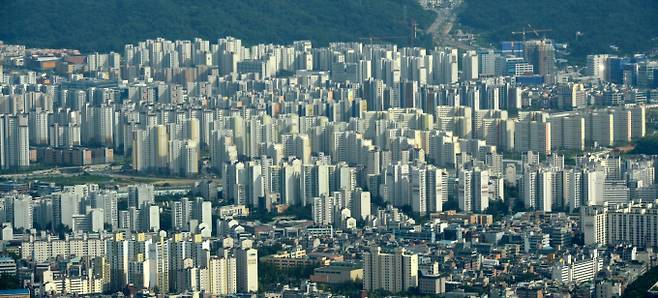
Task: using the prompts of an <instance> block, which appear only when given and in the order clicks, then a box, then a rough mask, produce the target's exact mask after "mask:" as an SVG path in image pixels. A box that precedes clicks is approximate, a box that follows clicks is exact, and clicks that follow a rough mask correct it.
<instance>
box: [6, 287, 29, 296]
mask: <svg viewBox="0 0 658 298" xmlns="http://www.w3.org/2000/svg"><path fill="white" fill-rule="evenodd" d="M14 295H30V290H28V289H9V290H0V296H14Z"/></svg>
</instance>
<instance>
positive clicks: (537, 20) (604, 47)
mask: <svg viewBox="0 0 658 298" xmlns="http://www.w3.org/2000/svg"><path fill="white" fill-rule="evenodd" d="M465 3H466V6H465V9H464V11H463V12H462V13H461V14H460V16H459V22H460V23H461V24H462V25H464V26H466V27H469V28H471V29H472V30H473V31H474V32H475V33H479V34H481V36H482V37H484V39H486V40H488V41H490V42H497V41H501V40H513V39H519V38H520V36H512V34H511V32H512V31H520V29H523V28H528V24H531V25H532V26H533V27H534V28H537V29H552V30H553V31H552V32H548V33H546V36H547V37H549V38H553V39H555V40H556V41H557V42H567V43H568V44H569V46H570V47H571V48H570V52H571V54H572V56H573V57H574V58H579V59H582V58H583V57H584V55H586V54H588V53H595V52H601V53H610V52H612V50H611V48H610V45H614V46H617V47H619V50H620V52H622V53H634V52H636V51H644V50H648V49H651V48H652V47H655V46H656V45H657V44H658V43H657V41H656V39H654V38H657V37H658V1H656V0H561V1H557V0H498V1H492V0H465ZM578 31H579V32H581V33H582V35H581V36H579V37H578V40H576V32H578ZM529 37H534V35H532V36H529ZM652 39H653V40H652Z"/></svg>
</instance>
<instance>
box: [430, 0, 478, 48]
mask: <svg viewBox="0 0 658 298" xmlns="http://www.w3.org/2000/svg"><path fill="white" fill-rule="evenodd" d="M462 5H463V2H462V1H455V2H454V4H452V5H449V6H445V7H425V9H428V10H432V11H434V12H436V18H434V22H432V24H431V25H430V26H429V27H428V28H427V29H426V30H425V33H427V34H432V36H433V39H434V44H435V45H436V46H445V47H454V48H458V49H462V50H474V49H475V47H474V46H472V45H470V44H467V43H464V42H462V41H459V40H457V39H456V38H455V37H454V36H453V35H452V34H451V32H452V28H453V27H454V24H455V22H456V21H457V13H458V12H459V9H460V8H461V6H462Z"/></svg>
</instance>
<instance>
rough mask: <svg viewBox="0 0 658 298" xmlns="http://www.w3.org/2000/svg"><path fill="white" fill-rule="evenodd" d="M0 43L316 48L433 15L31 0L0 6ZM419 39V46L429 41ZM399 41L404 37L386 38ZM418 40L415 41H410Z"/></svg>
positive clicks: (368, 4) (272, 1) (381, 2)
mask: <svg viewBox="0 0 658 298" xmlns="http://www.w3.org/2000/svg"><path fill="white" fill-rule="evenodd" d="M1 2H2V9H0V28H1V29H0V40H3V41H5V43H22V44H27V45H28V46H31V47H57V48H60V47H67V48H77V49H81V50H84V51H101V50H102V51H105V50H117V49H122V48H123V45H124V44H125V43H134V42H137V41H140V40H144V39H148V38H155V37H165V38H169V39H191V38H193V37H203V38H207V39H210V40H216V39H217V38H219V37H223V36H227V35H231V36H235V37H238V38H242V39H243V40H244V41H245V42H247V43H260V42H281V43H285V42H290V41H293V40H300V39H310V40H312V41H314V42H316V43H318V44H326V43H328V42H330V41H350V40H356V39H358V38H362V37H369V36H398V35H406V36H408V35H409V32H410V23H411V22H412V20H415V21H416V22H417V23H418V25H419V27H421V28H425V27H427V26H429V24H430V23H431V22H432V20H433V18H434V13H433V12H430V11H425V10H423V9H422V8H421V7H420V6H419V5H418V4H417V2H416V1H415V0H193V1H189V0H97V1H96V0H94V1H89V0H57V1H53V0H30V1H23V0H18V1H13V0H7V1H4V0H3V1H1ZM424 38H425V40H424V41H425V42H427V41H428V40H429V39H428V38H427V37H424ZM393 41H395V42H399V43H406V42H407V41H408V39H398V40H393ZM417 42H419V43H420V42H421V41H417Z"/></svg>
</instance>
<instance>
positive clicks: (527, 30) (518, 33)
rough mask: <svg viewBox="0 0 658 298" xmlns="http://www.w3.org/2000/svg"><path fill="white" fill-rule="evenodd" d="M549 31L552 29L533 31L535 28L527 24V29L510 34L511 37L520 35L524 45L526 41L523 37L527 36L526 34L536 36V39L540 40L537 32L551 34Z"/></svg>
mask: <svg viewBox="0 0 658 298" xmlns="http://www.w3.org/2000/svg"><path fill="white" fill-rule="evenodd" d="M551 31H553V30H552V29H535V28H533V27H532V25H530V24H528V28H527V29H525V28H524V29H523V30H522V31H514V32H512V35H521V36H522V38H523V43H525V41H526V37H525V35H526V34H528V33H534V34H535V35H536V36H537V38H540V37H541V36H540V35H539V32H551Z"/></svg>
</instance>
